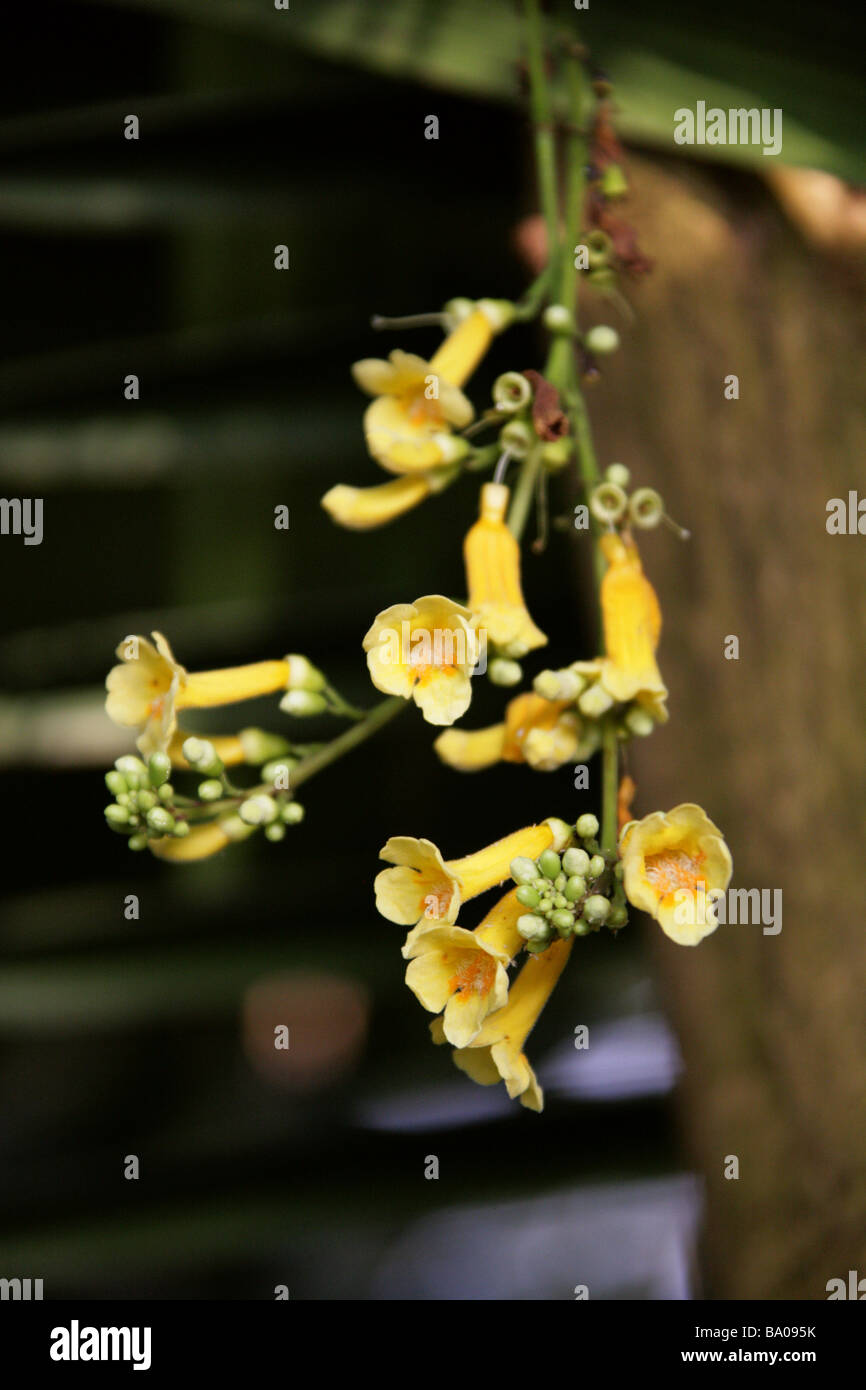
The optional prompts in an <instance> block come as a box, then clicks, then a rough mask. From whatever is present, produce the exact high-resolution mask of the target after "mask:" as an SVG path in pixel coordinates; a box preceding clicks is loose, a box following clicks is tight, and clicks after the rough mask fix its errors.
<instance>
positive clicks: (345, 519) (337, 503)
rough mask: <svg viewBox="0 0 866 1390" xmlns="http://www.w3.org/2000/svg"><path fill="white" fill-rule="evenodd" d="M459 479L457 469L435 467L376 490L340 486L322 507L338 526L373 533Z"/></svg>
mask: <svg viewBox="0 0 866 1390" xmlns="http://www.w3.org/2000/svg"><path fill="white" fill-rule="evenodd" d="M455 476H456V470H455V469H453V468H434V469H431V471H430V472H429V473H412V474H408V473H407V474H406V475H405V476H404V477H402V478H392V479H391V480H390V482H387V483H379V484H378V485H377V486H375V487H349V486H348V485H347V484H345V483H338V484H337V485H336V487H332V488H331V489H330V491H329V492H326V493H325V495H324V497H323V498H322V506H323V507H324V509H325V511H326V512H327V513H328V515H329V516H330V517H331V519H332V520H333V521H336V522H337V523H338V525H340V526H345V527H346V528H347V529H348V530H350V531H370V530H372V529H373V528H374V527H376V526H385V525H386V524H387V523H388V522H389V521H394V520H395V518H396V517H398V516H402V515H403V514H404V512H408V511H411V510H412V508H413V507H417V506H418V505H419V504H420V503H421V502H423V501H425V499H426V498H428V497H429V496H430V495H431V494H432V493H435V492H441V491H442V489H443V488H445V487H447V486H448V484H449V483H450V482H452V481H453V479H454V477H455Z"/></svg>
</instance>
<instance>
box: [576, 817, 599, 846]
mask: <svg viewBox="0 0 866 1390" xmlns="http://www.w3.org/2000/svg"><path fill="white" fill-rule="evenodd" d="M574 828H575V830H576V831H577V833H578V835H579V836H580V838H581V839H582V840H591V839H593V838H594V836H596V835H597V834H598V816H594V815H593V814H592V812H591V811H587V812H586V813H585V815H582V816H578V819H577V824H576V826H575V827H574Z"/></svg>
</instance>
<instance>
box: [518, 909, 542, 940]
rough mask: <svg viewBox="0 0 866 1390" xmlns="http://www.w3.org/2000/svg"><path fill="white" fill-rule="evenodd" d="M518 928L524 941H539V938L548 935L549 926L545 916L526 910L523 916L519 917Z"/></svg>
mask: <svg viewBox="0 0 866 1390" xmlns="http://www.w3.org/2000/svg"><path fill="white" fill-rule="evenodd" d="M517 930H518V931H519V933H520V935H521V936H522V937H523V940H524V941H537V940H538V939H539V938H546V937H547V931H548V928H547V923H546V922H545V920H544V918H543V917H537V916H536V915H535V914H534V913H532V912H524V914H523V916H522V917H518V919H517Z"/></svg>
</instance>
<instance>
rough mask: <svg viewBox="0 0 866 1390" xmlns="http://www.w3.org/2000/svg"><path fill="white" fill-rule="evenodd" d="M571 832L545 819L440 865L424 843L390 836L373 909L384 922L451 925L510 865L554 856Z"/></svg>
mask: <svg viewBox="0 0 866 1390" xmlns="http://www.w3.org/2000/svg"><path fill="white" fill-rule="evenodd" d="M571 833H572V832H571V828H570V826H567V825H566V824H565V822H564V821H561V820H556V819H554V818H551V819H549V820H546V821H542V823H541V824H540V825H528V826H526V827H525V828H524V829H523V830H515V831H514V832H513V833H512V834H511V835H506V836H505V837H504V839H502V840H497V841H496V842H495V843H494V844H492V845H486V846H485V848H484V849H480V850H477V851H476V853H475V854H469V855H467V856H466V857H465V858H463V859H448V860H446V859H443V858H442V855H441V853H440V851H439V850H438V849H437V847H436V846H435V845H434V844H433V843H432V841H430V840H416V839H413V838H412V837H411V836H408V835H395V836H392V838H391V839H390V840H389V841H388V842H387V844H386V845H385V846H384V848H383V849H382V850H381V852H380V854H379V858H380V859H384V860H386V861H387V862H388V863H389V864H393V865H395V867H394V868H390V869H382V871H381V873H379V874H377V875H376V882H375V885H374V886H375V891H376V907H377V909H378V911H379V912H380V913H381V914H382V916H383V917H387V919H388V921H389V922H396V923H397V924H398V925H399V926H401V927H414V926H415V924H416V923H417V922H420V921H421V920H422V918H423V919H424V921H425V923H430V924H433V923H437V922H449V923H450V922H456V920H457V913H458V912H459V910H460V904H461V903H463V902H468V901H469V899H470V898H475V897H477V896H478V894H479V893H485V892H486V891H487V889H488V888H495V887H496V885H497V884H499V883H504V882H505V880H506V879H507V878H509V877H510V865H511V861H512V859H516V858H518V857H520V856H526V857H527V858H529V859H537V858H538V856H539V854H541V853H542V852H543V851H544V850H546V849H555V850H556V851H557V852H559V851H560V850H562V849H565V848H566V846H567V845H568V844H569V842H570V840H571Z"/></svg>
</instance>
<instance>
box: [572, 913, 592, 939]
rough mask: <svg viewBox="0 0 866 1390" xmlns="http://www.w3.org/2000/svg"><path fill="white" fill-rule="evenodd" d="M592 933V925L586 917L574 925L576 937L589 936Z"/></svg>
mask: <svg viewBox="0 0 866 1390" xmlns="http://www.w3.org/2000/svg"><path fill="white" fill-rule="evenodd" d="M591 931H592V924H591V923H590V922H588V921H587V920H586V918H585V917H581V918H580V919H579V921H577V922H575V924H574V934H575V936H588V935H589V933H590V932H591Z"/></svg>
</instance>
